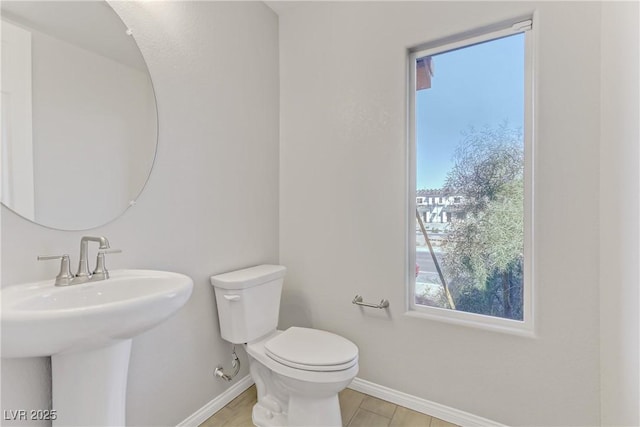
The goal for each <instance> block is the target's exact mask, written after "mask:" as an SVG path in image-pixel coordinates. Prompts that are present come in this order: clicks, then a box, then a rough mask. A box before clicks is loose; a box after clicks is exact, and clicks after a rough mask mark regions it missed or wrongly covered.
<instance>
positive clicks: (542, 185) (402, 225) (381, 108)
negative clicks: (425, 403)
mask: <svg viewBox="0 0 640 427" xmlns="http://www.w3.org/2000/svg"><path fill="white" fill-rule="evenodd" d="M533 12H535V13H536V17H535V22H534V27H535V31H536V35H535V37H536V40H535V43H536V52H535V53H536V67H537V69H536V114H537V117H536V148H535V149H536V157H535V176H536V178H535V179H536V181H535V187H536V188H535V215H534V218H535V221H536V233H535V237H534V245H535V250H534V252H535V259H536V261H535V265H534V269H535V271H534V275H535V280H536V286H537V298H536V301H535V306H536V310H537V314H538V318H537V333H538V337H537V338H535V339H530V338H522V337H516V336H512V335H504V334H500V333H494V332H488V331H482V330H477V329H469V328H466V327H462V326H454V325H449V324H444V323H439V322H435V321H429V320H424V319H418V318H415V317H408V316H405V315H404V313H405V304H404V301H405V285H404V278H405V268H406V262H405V257H404V252H405V230H407V226H406V217H407V214H406V211H405V206H404V203H405V199H406V197H405V194H406V191H407V189H406V184H405V180H406V178H405V176H406V134H405V122H406V121H405V114H406V83H405V80H406V65H405V61H406V49H407V48H409V47H411V46H415V45H418V44H420V43H423V42H427V41H430V40H435V39H438V38H441V37H444V36H448V35H453V34H456V33H460V32H463V31H466V30H470V29H474V28H478V27H482V26H485V25H489V24H492V23H496V22H500V21H502V20H505V19H510V18H518V17H523V16H527V15H530V14H531V13H533ZM599 60H600V4H598V3H589V2H539V3H525V2H513V3H511V2H495V3H488V2H468V3H464V2H419V3H418V2H406V3H384V2H381V3H374V2H363V3H361V2H351V3H335V2H334V3H329V2H326V3H325V2H312V3H300V4H298V5H297V6H295V7H291V8H287V9H286V10H284V11H283V12H282V13H281V15H280V73H281V74H280V85H281V100H280V102H281V118H280V126H281V128H280V132H281V146H280V150H281V151H280V262H281V263H282V264H284V265H286V266H287V267H288V268H289V273H288V275H287V278H286V282H285V295H284V299H283V302H282V311H281V326H283V327H286V326H288V325H291V324H298V325H304V324H306V325H312V326H314V327H317V328H322V329H328V330H331V331H335V332H337V333H340V334H342V335H344V336H346V337H348V338H349V339H351V340H353V341H354V342H355V343H357V345H358V346H359V348H360V351H361V354H360V373H359V377H361V378H363V379H365V380H369V381H372V382H374V383H378V384H381V385H384V386H387V387H391V388H393V389H397V390H400V391H403V392H405V393H409V394H412V395H415V396H418V397H421V398H424V399H428V400H431V401H435V402H438V403H441V404H444V405H447V406H450V407H453V408H457V409H460V410H463V411H466V412H469V413H472V414H476V415H480V416H483V417H486V418H488V419H492V420H495V421H498V422H502V423H505V424H508V425H538V426H542V425H596V424H598V423H599V421H600V413H599V406H600V396H599V386H600V377H599V339H598V336H599V332H600V329H599V328H600V327H599V316H598V311H599V299H598V284H599V264H598V260H599V252H598V243H599V236H598V231H597V230H598V223H599V214H598V207H597V206H598V186H599V179H598V168H599V159H598V156H599V135H600V126H599V122H600V108H599V100H600V62H599ZM436 72H437V70H436ZM356 293H359V294H361V295H363V296H364V298H365V299H367V300H372V301H376V300H379V299H380V298H388V299H389V300H390V302H391V307H390V310H389V314H388V315H385V314H384V313H383V312H381V311H376V310H361V309H358V308H357V307H356V306H353V305H352V304H351V299H352V298H353V297H354V295H355V294H356Z"/></svg>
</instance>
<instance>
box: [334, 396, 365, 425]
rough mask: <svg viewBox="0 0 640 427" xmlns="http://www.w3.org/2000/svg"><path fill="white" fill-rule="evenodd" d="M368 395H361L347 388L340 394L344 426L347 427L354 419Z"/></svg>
mask: <svg viewBox="0 0 640 427" xmlns="http://www.w3.org/2000/svg"><path fill="white" fill-rule="evenodd" d="M365 396H366V394H363V393H360V392H358V391H355V390H351V389H350V388H345V389H344V390H342V391H341V392H340V393H339V394H338V399H340V412H341V413H342V425H343V426H346V425H347V424H349V421H351V418H353V415H354V414H355V413H356V411H357V410H358V408H359V407H360V404H361V403H362V401H363V400H364V398H365Z"/></svg>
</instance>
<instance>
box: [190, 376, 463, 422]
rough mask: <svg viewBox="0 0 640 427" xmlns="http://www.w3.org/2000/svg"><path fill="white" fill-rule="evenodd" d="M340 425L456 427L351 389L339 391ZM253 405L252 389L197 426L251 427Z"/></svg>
mask: <svg viewBox="0 0 640 427" xmlns="http://www.w3.org/2000/svg"><path fill="white" fill-rule="evenodd" d="M339 397H340V409H341V411H342V424H343V425H344V426H345V427H378V426H381V427H386V426H388V427H457V426H456V425H455V424H451V423H448V422H446V421H442V420H440V419H438V418H435V417H431V416H429V415H424V414H421V413H420V412H416V411H412V410H411V409H407V408H404V407H402V406H398V405H394V404H393V403H389V402H387V401H384V400H380V399H377V398H375V397H373V396H369V395H367V394H363V393H360V392H357V391H355V390H351V389H349V388H348V389H345V390H343V391H342V392H340V395H339ZM255 403H256V386H255V385H254V386H251V387H250V388H248V389H247V390H246V391H245V392H244V393H242V394H241V395H240V396H238V397H236V398H235V399H234V400H232V401H231V402H229V404H228V405H227V406H225V407H224V408H222V409H221V410H220V411H218V412H216V413H215V414H214V415H213V416H211V418H209V419H208V420H207V421H205V422H204V423H202V424H201V425H200V427H222V426H224V427H251V426H253V423H252V422H251V408H252V407H253V405H254V404H255Z"/></svg>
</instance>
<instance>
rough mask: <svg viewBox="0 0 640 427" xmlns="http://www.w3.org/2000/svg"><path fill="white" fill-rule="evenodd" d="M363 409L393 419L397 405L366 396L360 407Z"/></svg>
mask: <svg viewBox="0 0 640 427" xmlns="http://www.w3.org/2000/svg"><path fill="white" fill-rule="evenodd" d="M360 407H361V408H362V409H366V410H367V411H370V412H373V413H375V414H378V415H382V416H383V417H386V418H389V419H391V418H392V417H393V413H394V412H395V410H396V405H394V404H393V403H389V402H387V401H386V400H382V399H378V398H377V397H372V396H366V397H365V398H364V400H363V401H362V405H360Z"/></svg>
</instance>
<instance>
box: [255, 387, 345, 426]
mask: <svg viewBox="0 0 640 427" xmlns="http://www.w3.org/2000/svg"><path fill="white" fill-rule="evenodd" d="M270 397H271V396H265V399H267V400H268V399H269V398H270ZM269 406H270V405H268V404H267V405H265V404H264V401H263V402H258V403H256V404H255V405H254V406H253V411H252V419H253V423H254V424H255V425H256V426H258V427H276V426H304V427H342V417H341V416H340V403H339V401H338V395H337V394H335V395H333V396H328V397H325V398H320V399H319V398H312V399H309V398H304V397H301V396H290V397H289V402H288V410H289V412H288V413H284V412H274V411H273V410H272V409H271V408H269Z"/></svg>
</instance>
